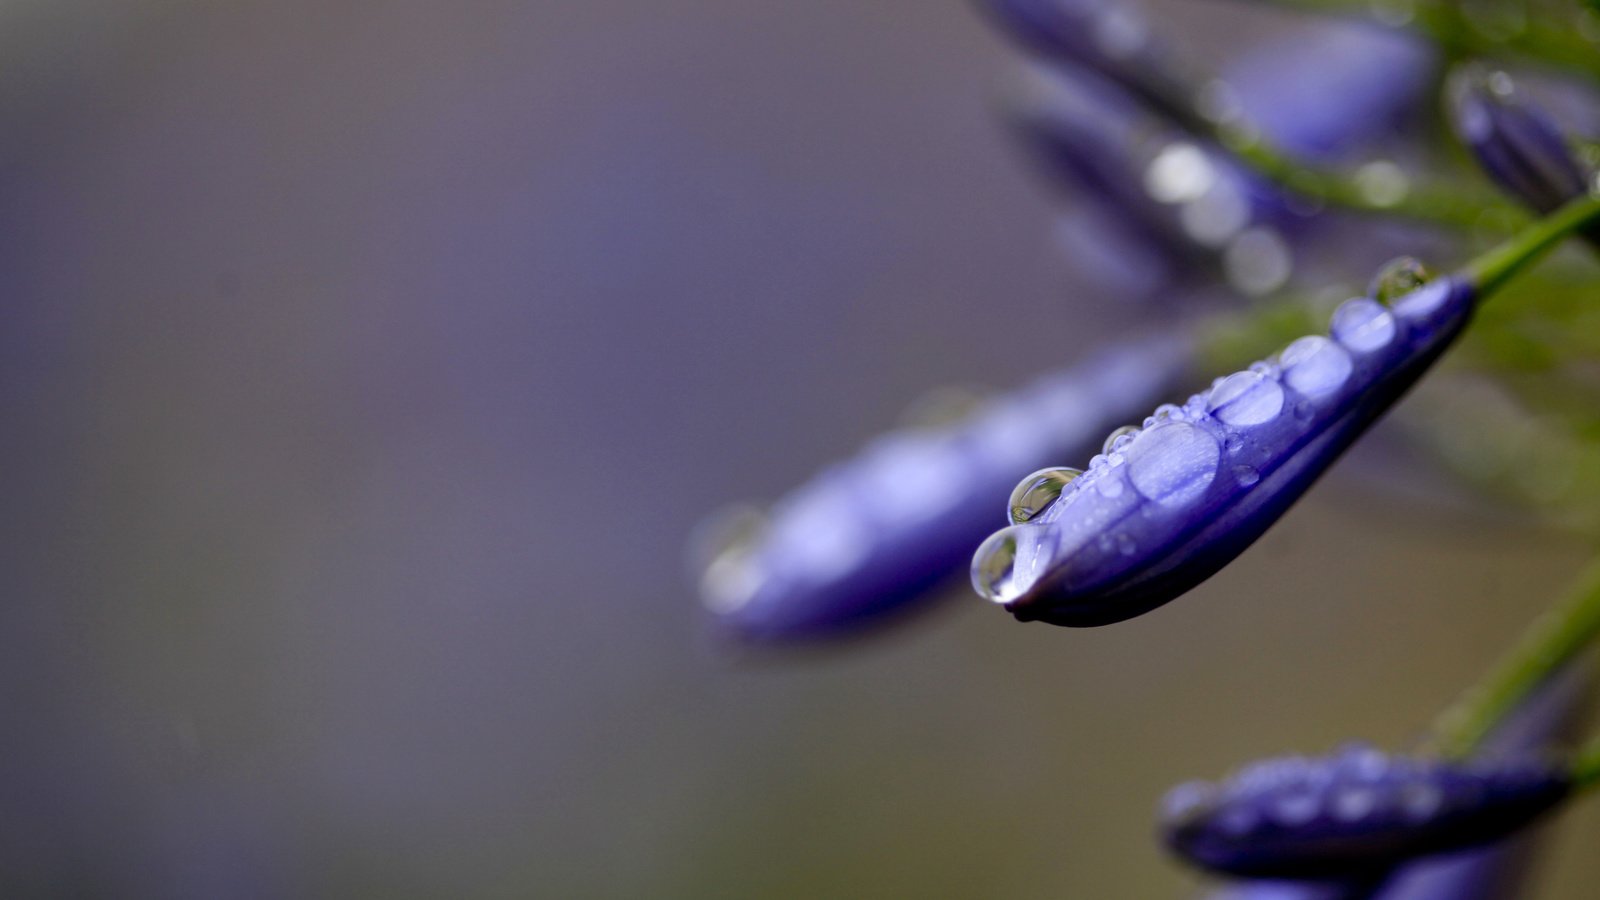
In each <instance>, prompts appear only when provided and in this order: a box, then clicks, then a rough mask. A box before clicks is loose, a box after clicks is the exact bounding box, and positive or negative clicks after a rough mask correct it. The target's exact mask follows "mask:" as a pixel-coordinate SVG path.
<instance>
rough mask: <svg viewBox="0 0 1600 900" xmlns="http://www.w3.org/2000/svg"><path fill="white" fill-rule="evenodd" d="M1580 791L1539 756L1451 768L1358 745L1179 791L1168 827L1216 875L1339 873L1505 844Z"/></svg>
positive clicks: (1180, 850) (1170, 800) (1170, 838)
mask: <svg viewBox="0 0 1600 900" xmlns="http://www.w3.org/2000/svg"><path fill="white" fill-rule="evenodd" d="M1571 789H1572V784H1571V781H1570V780H1569V779H1568V777H1567V775H1566V772H1565V770H1564V769H1563V768H1562V767H1560V766H1557V765H1554V764H1552V763H1549V762H1547V761H1544V760H1541V759H1540V758H1538V757H1521V758H1515V759H1511V760H1502V761H1497V762H1480V763H1464V764H1452V763H1447V762H1441V761H1437V760H1424V759H1414V758H1407V757H1400V756H1388V755H1385V754H1383V753H1381V752H1379V751H1377V750H1375V749H1373V748H1371V747H1367V746H1364V745H1352V746H1350V747H1347V748H1345V749H1344V750H1342V751H1340V752H1339V753H1337V754H1334V755H1332V756H1327V757H1322V758H1317V759H1306V758H1303V757H1288V758H1282V759H1274V760H1268V761H1265V762H1259V763H1256V764H1254V765H1252V766H1250V767H1248V768H1246V769H1244V770H1242V771H1240V772H1239V773H1237V774H1235V775H1234V776H1233V777H1232V778H1230V779H1229V780H1228V781H1226V782H1224V783H1223V784H1221V785H1213V784H1209V783H1205V782H1194V783H1191V784H1187V785H1184V786H1182V787H1179V788H1177V789H1175V790H1174V791H1173V792H1172V793H1171V794H1169V795H1168V797H1167V809H1166V812H1165V815H1164V816H1163V828H1162V830H1163V835H1164V838H1165V840H1166V843H1167V846H1168V847H1169V848H1171V849H1172V850H1173V851H1174V852H1175V853H1177V854H1178V855H1179V856H1181V857H1182V858H1183V859H1184V860H1186V861H1188V862H1190V863H1192V864H1194V865H1196V866H1199V867H1201V868H1204V869H1207V870H1210V871H1213V872H1220V873H1223V874H1227V875H1235V876H1243V877H1249V878H1285V879H1309V880H1318V879H1341V878H1350V877H1351V876H1352V875H1355V874H1357V873H1360V872H1363V871H1366V872H1374V873H1382V872H1386V871H1388V870H1390V869H1392V868H1393V867H1394V866H1396V865H1398V864H1400V863H1402V862H1405V861H1406V860H1409V859H1412V858H1414V857H1418V856H1427V855H1431V854H1436V853H1445V852H1449V851H1454V850H1460V849H1464V848H1467V847H1474V846H1478V845H1481V844H1486V843H1490V842H1492V841H1495V840H1498V839H1500V838H1503V837H1505V836H1507V835H1509V834H1512V833H1513V832H1515V831H1517V830H1519V829H1521V828H1522V827H1523V826H1525V825H1527V824H1528V823H1529V822H1532V821H1533V820H1534V819H1536V818H1538V817H1539V816H1541V815H1543V814H1544V813H1546V812H1548V811H1549V810H1551V809H1552V808H1554V807H1555V806H1556V805H1557V804H1559V803H1560V802H1561V801H1562V800H1563V799H1565V798H1566V797H1567V795H1568V794H1569V793H1570V791H1571Z"/></svg>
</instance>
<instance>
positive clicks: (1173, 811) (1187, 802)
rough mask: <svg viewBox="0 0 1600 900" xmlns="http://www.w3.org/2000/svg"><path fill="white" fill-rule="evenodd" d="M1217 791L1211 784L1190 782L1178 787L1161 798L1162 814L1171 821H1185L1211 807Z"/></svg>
mask: <svg viewBox="0 0 1600 900" xmlns="http://www.w3.org/2000/svg"><path fill="white" fill-rule="evenodd" d="M1216 794H1217V789H1216V788H1215V787H1213V786H1212V785H1211V784H1210V783H1209V782H1205V781H1189V782H1185V783H1183V784H1180V785H1178V786H1177V787H1175V788H1173V789H1172V790H1170V791H1168V792H1167V795H1166V796H1165V797H1163V798H1161V813H1162V815H1163V816H1164V817H1165V818H1167V819H1169V820H1176V819H1184V818H1187V817H1188V816H1189V815H1190V814H1192V813H1195V812H1199V811H1200V810H1202V809H1204V808H1205V807H1206V806H1208V805H1210V803H1211V802H1212V800H1213V799H1214V798H1215V797H1216Z"/></svg>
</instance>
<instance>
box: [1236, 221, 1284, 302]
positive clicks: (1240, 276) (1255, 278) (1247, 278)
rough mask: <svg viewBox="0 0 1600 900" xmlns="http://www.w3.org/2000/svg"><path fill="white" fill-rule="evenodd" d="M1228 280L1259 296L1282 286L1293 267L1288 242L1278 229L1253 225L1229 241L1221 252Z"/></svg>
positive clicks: (1237, 286)
mask: <svg viewBox="0 0 1600 900" xmlns="http://www.w3.org/2000/svg"><path fill="white" fill-rule="evenodd" d="M1222 267H1223V270H1224V272H1225V273H1226V274H1227V277H1228V283H1229V284H1232V285H1233V286H1234V287H1236V288H1238V289H1239V290H1241V291H1244V292H1245V293H1246V294H1250V295H1252V296H1260V295H1262V294H1270V293H1271V292H1273V291H1275V290H1277V289H1278V288H1280V287H1283V285H1284V283H1285V282H1287V281H1288V280H1289V275H1290V273H1291V272H1293V270H1294V260H1293V257H1292V256H1291V255H1290V252H1289V245H1288V244H1287V243H1285V242H1284V240H1283V238H1282V237H1280V236H1279V235H1278V233H1277V232H1276V231H1273V230H1271V229H1269V228H1250V229H1247V230H1245V231H1242V232H1240V233H1239V236H1238V237H1236V238H1234V239H1233V240H1232V241H1230V242H1229V243H1228V248H1227V249H1226V250H1224V251H1223V252H1222Z"/></svg>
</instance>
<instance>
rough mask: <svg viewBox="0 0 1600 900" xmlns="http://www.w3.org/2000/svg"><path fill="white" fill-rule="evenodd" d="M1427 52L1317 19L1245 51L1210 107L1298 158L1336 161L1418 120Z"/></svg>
mask: <svg viewBox="0 0 1600 900" xmlns="http://www.w3.org/2000/svg"><path fill="white" fill-rule="evenodd" d="M1435 56H1436V54H1435V53H1434V52H1433V49H1432V47H1430V46H1429V45H1428V44H1426V43H1424V42H1422V41H1418V40H1416V39H1415V38H1414V37H1413V36H1412V35H1410V34H1407V33H1405V32H1401V31H1395V30H1392V29H1387V28H1378V27H1374V26H1371V25H1367V24H1365V23H1356V22H1331V21H1319V22H1317V23H1316V24H1314V25H1312V26H1310V27H1307V28H1305V29H1303V30H1301V31H1297V32H1295V33H1292V34H1291V35H1289V36H1288V37H1286V38H1281V39H1278V40H1275V41H1272V42H1269V43H1264V44H1262V45H1261V46H1260V47H1259V49H1254V50H1251V51H1247V52H1246V55H1245V56H1244V57H1243V58H1242V59H1241V60H1240V61H1238V62H1237V63H1235V64H1233V65H1231V66H1230V67H1229V68H1228V69H1227V71H1226V72H1225V73H1224V75H1223V79H1222V82H1221V85H1219V86H1217V87H1216V88H1215V89H1216V90H1222V91H1225V94H1224V96H1222V97H1218V98H1213V105H1217V106H1219V108H1218V109H1216V110H1214V111H1213V112H1214V113H1215V114H1217V115H1219V117H1221V118H1223V119H1227V118H1229V117H1230V116H1229V114H1230V113H1233V114H1236V115H1241V116H1242V117H1243V118H1244V119H1245V120H1246V121H1248V122H1250V123H1252V124H1254V125H1255V126H1256V127H1258V128H1260V129H1261V131H1262V133H1263V134H1265V135H1266V136H1267V137H1268V138H1269V139H1270V140H1271V141H1272V143H1273V144H1275V145H1277V146H1278V147H1280V148H1282V149H1284V150H1286V151H1288V152H1290V153H1292V154H1295V155H1297V156H1300V157H1302V158H1305V159H1311V160H1318V161H1332V160H1337V159H1340V158H1342V157H1345V156H1347V155H1348V154H1349V152H1350V151H1352V150H1357V149H1361V148H1362V147H1363V146H1364V145H1366V144H1369V143H1371V142H1373V141H1374V140H1375V139H1381V138H1386V137H1390V136H1392V135H1393V134H1394V133H1395V132H1396V131H1397V130H1403V129H1404V127H1405V126H1406V125H1407V124H1408V123H1410V122H1412V121H1414V120H1418V119H1422V118H1424V116H1422V114H1421V113H1422V110H1423V104H1424V103H1426V102H1428V100H1429V99H1431V98H1430V97H1429V91H1428V89H1429V78H1428V76H1429V75H1430V73H1431V72H1432V70H1433V67H1434V65H1435ZM1307 98H1315V100H1314V101H1313V102H1307Z"/></svg>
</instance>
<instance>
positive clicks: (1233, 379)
mask: <svg viewBox="0 0 1600 900" xmlns="http://www.w3.org/2000/svg"><path fill="white" fill-rule="evenodd" d="M1206 407H1207V410H1208V411H1209V412H1210V413H1211V414H1212V415H1214V416H1216V417H1217V418H1218V419H1220V420H1222V421H1223V422H1224V423H1226V424H1228V425H1233V426H1238V427H1243V426H1249V425H1260V424H1261V423H1263V422H1270V421H1271V420H1272V419H1274V418H1276V417H1277V415H1278V413H1279V412H1281V411H1282V410H1283V387H1282V386H1281V385H1279V384H1278V382H1276V381H1274V380H1272V379H1271V378H1268V377H1267V376H1265V375H1262V374H1261V373H1260V372H1235V373H1234V374H1232V375H1229V376H1228V377H1227V378H1224V379H1223V380H1222V383H1221V384H1218V385H1217V386H1216V387H1215V388H1213V389H1212V391H1211V397H1210V399H1209V400H1207V401H1206Z"/></svg>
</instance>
